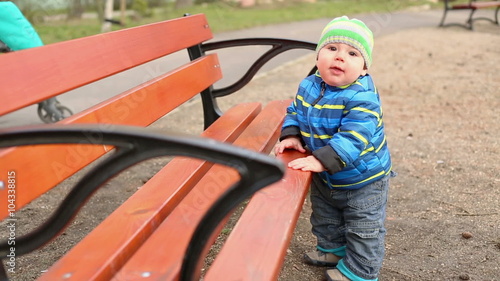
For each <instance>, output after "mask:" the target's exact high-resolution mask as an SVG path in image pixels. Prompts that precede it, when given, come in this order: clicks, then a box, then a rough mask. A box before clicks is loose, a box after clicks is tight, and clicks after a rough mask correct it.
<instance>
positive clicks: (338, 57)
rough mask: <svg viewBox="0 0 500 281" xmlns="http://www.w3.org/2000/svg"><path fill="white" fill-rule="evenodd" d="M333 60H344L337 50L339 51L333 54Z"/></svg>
mask: <svg viewBox="0 0 500 281" xmlns="http://www.w3.org/2000/svg"><path fill="white" fill-rule="evenodd" d="M335 60H336V61H341V62H343V61H344V56H343V55H342V54H341V53H340V52H339V53H337V54H336V55H335Z"/></svg>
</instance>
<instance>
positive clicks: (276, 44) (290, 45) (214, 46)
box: [201, 38, 316, 98]
mask: <svg viewBox="0 0 500 281" xmlns="http://www.w3.org/2000/svg"><path fill="white" fill-rule="evenodd" d="M244 46H271V47H272V48H271V49H270V50H268V51H267V52H265V53H264V54H262V55H261V56H260V57H259V58H258V59H257V60H256V61H255V62H254V63H253V64H252V65H251V66H250V68H248V70H247V72H246V73H245V74H244V75H243V76H242V77H241V78H240V79H239V80H238V81H236V82H235V83H233V84H232V85H229V86H227V87H224V88H221V89H214V90H212V95H213V96H214V97H216V98H218V97H223V96H227V95H229V94H232V93H234V92H236V91H238V90H240V89H241V88H243V87H244V86H245V85H246V84H248V83H249V82H250V81H251V80H252V78H253V77H254V76H255V74H256V73H257V72H258V71H259V70H260V69H261V68H262V66H264V65H265V64H266V63H267V62H268V61H269V60H271V59H272V58H274V57H275V56H277V55H279V54H281V53H284V52H286V51H289V50H293V49H304V50H312V51H314V50H316V43H311V42H306V41H300V40H291V39H279V38H242V39H233V40H223V41H217V42H209V43H204V44H202V45H201V49H202V51H203V52H204V53H205V52H208V51H213V50H219V49H224V48H231V47H244ZM315 71H316V70H315V67H314V68H313V70H311V71H310V74H312V73H314V72H315Z"/></svg>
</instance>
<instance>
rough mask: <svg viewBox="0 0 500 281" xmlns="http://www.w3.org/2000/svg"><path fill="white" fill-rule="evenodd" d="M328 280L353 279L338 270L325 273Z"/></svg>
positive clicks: (349, 280) (345, 280) (348, 280)
mask: <svg viewBox="0 0 500 281" xmlns="http://www.w3.org/2000/svg"><path fill="white" fill-rule="evenodd" d="M325 275H326V280H328V281H351V279H349V278H347V277H345V276H344V274H342V272H340V271H339V270H338V269H336V268H335V269H328V270H327V271H326V272H325Z"/></svg>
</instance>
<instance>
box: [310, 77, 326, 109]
mask: <svg viewBox="0 0 500 281" xmlns="http://www.w3.org/2000/svg"><path fill="white" fill-rule="evenodd" d="M325 90H326V83H325V82H324V81H323V82H321V91H320V92H319V96H318V97H317V98H316V100H314V101H313V103H311V107H314V106H315V105H316V104H317V103H318V102H319V101H320V100H321V99H322V98H323V96H324V95H325Z"/></svg>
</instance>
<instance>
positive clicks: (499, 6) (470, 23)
mask: <svg viewBox="0 0 500 281" xmlns="http://www.w3.org/2000/svg"><path fill="white" fill-rule="evenodd" d="M442 1H443V2H444V12H443V17H442V18H441V22H440V23H439V26H440V27H446V26H460V27H464V28H467V29H469V30H474V21H476V20H487V21H490V22H492V23H495V24H496V25H500V23H499V21H498V12H499V11H500V1H487V2H486V1H477V0H469V3H468V4H460V5H451V4H450V2H452V1H453V0H442ZM481 2H484V3H488V4H491V5H490V6H489V7H495V6H496V9H495V14H494V15H495V18H494V19H491V18H487V17H477V18H474V14H475V12H476V11H477V10H478V9H482V8H489V7H481V6H479V5H476V4H479V3H481ZM457 10H470V13H469V17H468V19H467V21H466V23H465V24H460V23H448V24H445V23H444V22H445V19H446V15H447V13H448V11H457Z"/></svg>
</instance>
